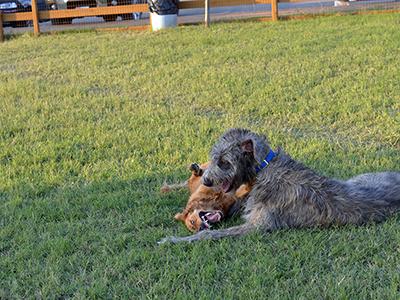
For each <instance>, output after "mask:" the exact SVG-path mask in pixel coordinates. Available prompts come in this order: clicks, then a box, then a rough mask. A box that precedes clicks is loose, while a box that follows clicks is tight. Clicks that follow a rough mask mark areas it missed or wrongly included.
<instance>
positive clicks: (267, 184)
mask: <svg viewBox="0 0 400 300" xmlns="http://www.w3.org/2000/svg"><path fill="white" fill-rule="evenodd" d="M269 150H270V146H269V144H268V141H267V139H266V138H265V137H264V136H262V135H258V134H255V133H253V132H251V131H249V130H246V129H231V130H229V131H227V132H226V133H225V134H223V135H222V137H221V138H220V139H219V141H218V142H217V143H216V144H215V145H214V147H213V148H212V150H211V164H210V165H209V167H208V168H207V170H206V171H205V173H204V175H203V183H204V184H206V185H208V186H220V185H221V186H223V187H225V188H226V187H227V186H229V187H230V190H235V189H236V188H238V187H239V186H240V185H241V184H243V183H254V186H253V190H252V191H251V192H250V194H249V197H248V200H247V203H246V208H245V213H244V218H245V220H246V222H245V224H244V225H240V226H236V227H231V228H227V229H222V230H208V231H202V232H199V233H197V234H195V235H192V236H188V237H183V238H179V237H169V238H165V239H163V240H162V241H161V242H181V241H188V242H190V241H196V240H200V239H217V238H222V237H226V236H239V235H243V234H246V233H248V232H250V231H252V230H255V229H261V230H263V231H264V232H270V231H272V230H277V229H282V228H301V227H312V226H323V227H326V226H330V225H344V224H357V225H359V224H365V223H367V222H379V221H383V220H384V219H385V218H386V217H387V216H389V215H390V214H391V213H393V212H395V211H398V210H399V209H400V172H382V173H368V174H362V175H359V176H356V177H353V178H351V179H349V180H347V181H342V180H336V179H330V178H327V177H325V176H321V175H319V174H317V173H316V172H314V171H313V170H311V169H309V168H307V167H305V166H304V165H303V164H301V163H299V162H297V161H295V160H294V159H292V158H291V157H290V156H289V155H287V154H285V153H284V152H283V151H282V150H278V151H277V155H276V157H275V158H274V159H273V160H272V161H271V162H270V164H269V165H268V166H267V167H265V168H264V169H262V170H261V171H260V172H259V173H258V174H256V172H255V167H256V166H257V165H259V164H260V163H261V162H262V160H263V159H264V158H265V156H266V155H267V153H268V151H269Z"/></svg>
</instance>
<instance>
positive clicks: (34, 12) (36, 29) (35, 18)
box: [32, 0, 40, 36]
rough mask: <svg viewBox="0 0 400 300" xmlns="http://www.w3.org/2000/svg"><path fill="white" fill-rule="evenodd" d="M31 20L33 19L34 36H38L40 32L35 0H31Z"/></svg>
mask: <svg viewBox="0 0 400 300" xmlns="http://www.w3.org/2000/svg"><path fill="white" fill-rule="evenodd" d="M32 20H33V33H34V34H35V35H36V36H38V35H39V34H40V27H39V13H38V7H37V1H36V0H32Z"/></svg>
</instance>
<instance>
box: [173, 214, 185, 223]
mask: <svg viewBox="0 0 400 300" xmlns="http://www.w3.org/2000/svg"><path fill="white" fill-rule="evenodd" d="M174 218H175V220H177V221H182V222H185V219H186V214H185V213H183V212H181V213H177V214H176V215H175V217H174Z"/></svg>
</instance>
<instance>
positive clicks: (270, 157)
mask: <svg viewBox="0 0 400 300" xmlns="http://www.w3.org/2000/svg"><path fill="white" fill-rule="evenodd" d="M275 156H276V153H275V152H274V151H272V150H269V152H268V154H267V156H266V157H265V158H264V160H263V161H262V162H261V164H260V165H259V166H257V167H256V173H258V172H260V171H261V170H262V169H264V168H265V167H266V166H268V165H269V163H270V162H271V160H273V159H274V157H275Z"/></svg>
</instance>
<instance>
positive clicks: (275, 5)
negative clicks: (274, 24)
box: [271, 0, 278, 21]
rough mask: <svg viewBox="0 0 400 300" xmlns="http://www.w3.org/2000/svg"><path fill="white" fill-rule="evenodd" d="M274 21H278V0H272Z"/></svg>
mask: <svg viewBox="0 0 400 300" xmlns="http://www.w3.org/2000/svg"><path fill="white" fill-rule="evenodd" d="M271 17H272V21H278V0H271Z"/></svg>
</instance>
